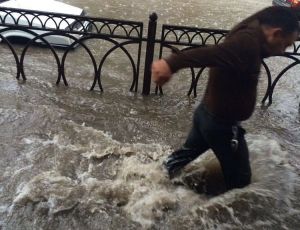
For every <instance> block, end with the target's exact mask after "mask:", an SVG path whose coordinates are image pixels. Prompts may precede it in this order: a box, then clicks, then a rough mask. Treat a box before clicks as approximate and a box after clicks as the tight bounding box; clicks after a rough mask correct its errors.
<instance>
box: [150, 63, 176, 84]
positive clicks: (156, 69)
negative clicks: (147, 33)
mask: <svg viewBox="0 0 300 230" xmlns="http://www.w3.org/2000/svg"><path fill="white" fill-rule="evenodd" d="M151 71H152V80H153V81H154V82H155V83H156V84H158V85H159V86H162V85H163V84H165V83H166V82H168V81H169V80H170V79H171V77H172V71H171V69H170V67H169V65H168V63H167V62H166V61H165V60H164V59H160V60H157V61H154V62H153V63H152V69H151Z"/></svg>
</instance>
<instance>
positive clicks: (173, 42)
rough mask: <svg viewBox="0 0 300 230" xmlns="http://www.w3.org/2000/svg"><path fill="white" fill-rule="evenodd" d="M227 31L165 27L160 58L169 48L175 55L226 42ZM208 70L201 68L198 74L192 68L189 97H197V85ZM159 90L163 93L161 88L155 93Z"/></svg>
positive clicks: (163, 27)
mask: <svg viewBox="0 0 300 230" xmlns="http://www.w3.org/2000/svg"><path fill="white" fill-rule="evenodd" d="M227 33H228V31H227V30H214V29H205V28H196V27H186V26H174V25H163V26H162V33H161V42H160V50H159V58H161V57H162V53H163V48H168V49H170V50H171V51H172V52H174V53H178V52H180V51H182V50H186V49H191V48H195V47H201V46H207V45H216V44H219V43H220V42H221V41H223V40H224V38H225V36H226V34H227ZM178 46H181V47H182V46H183V47H184V48H182V49H179V48H178ZM205 69H206V67H204V68H200V69H199V70H198V71H197V72H196V70H195V68H191V73H192V81H191V85H190V89H189V91H188V96H190V95H191V94H192V92H193V93H194V97H196V96H197V84H198V81H199V78H200V77H201V74H202V73H203V71H204V70H205ZM158 90H159V91H160V93H161V94H162V93H163V90H162V88H161V87H156V88H155V92H156V93H157V92H158Z"/></svg>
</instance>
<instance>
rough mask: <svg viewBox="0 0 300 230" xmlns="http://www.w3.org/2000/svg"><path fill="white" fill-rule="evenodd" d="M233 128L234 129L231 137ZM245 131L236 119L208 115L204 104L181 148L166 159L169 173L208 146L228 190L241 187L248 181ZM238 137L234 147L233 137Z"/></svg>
mask: <svg viewBox="0 0 300 230" xmlns="http://www.w3.org/2000/svg"><path fill="white" fill-rule="evenodd" d="M233 127H236V128H237V133H236V136H235V137H234V133H233ZM244 134H245V130H244V129H243V128H242V127H241V126H239V125H238V123H237V122H227V121H222V120H220V119H217V118H216V117H215V116H213V115H212V114H210V113H209V112H208V111H207V110H206V108H205V106H204V105H200V106H198V108H197V109H196V111H195V113H194V119H193V127H192V129H191V131H190V133H189V136H188V138H187V140H186V142H185V144H184V145H183V147H182V148H181V149H179V150H177V151H175V152H173V153H172V154H171V155H170V156H169V157H168V158H167V160H166V161H165V166H166V168H167V169H168V171H169V173H170V174H172V173H173V172H174V171H178V170H180V169H181V168H183V167H184V166H185V165H186V164H188V163H190V162H191V161H193V160H194V159H196V158H197V157H198V156H200V155H201V154H202V153H204V152H205V151H206V150H208V149H212V150H213V152H214V154H215V155H216V157H217V158H218V160H219V162H220V165H221V168H222V171H223V175H224V179H225V184H226V188H227V189H232V188H242V187H244V186H246V185H248V184H249V183H250V181H251V168H250V163H249V152H248V147H247V143H246V141H245V138H244ZM233 139H237V142H238V145H237V146H236V148H234V147H233V146H232V140H233Z"/></svg>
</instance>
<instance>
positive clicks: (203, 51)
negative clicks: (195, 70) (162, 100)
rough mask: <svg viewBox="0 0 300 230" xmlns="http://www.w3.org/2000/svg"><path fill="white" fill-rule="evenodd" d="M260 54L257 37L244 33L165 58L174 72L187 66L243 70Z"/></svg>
mask: <svg viewBox="0 0 300 230" xmlns="http://www.w3.org/2000/svg"><path fill="white" fill-rule="evenodd" d="M259 55H260V48H259V43H258V42H257V39H255V38H254V37H253V36H251V35H250V34H249V33H242V34H237V35H236V36H235V37H232V38H231V39H230V40H228V41H225V42H224V43H221V44H219V45H213V46H205V47H199V48H194V49H189V50H185V51H181V52H179V53H177V54H172V55H171V56H169V57H168V58H166V59H165V60H166V62H167V63H168V64H169V66H170V69H171V71H172V72H173V73H175V72H177V71H178V70H180V69H183V68H187V67H221V68H225V69H232V70H237V71H243V70H245V69H247V67H249V65H251V62H253V61H254V59H255V58H258V57H259Z"/></svg>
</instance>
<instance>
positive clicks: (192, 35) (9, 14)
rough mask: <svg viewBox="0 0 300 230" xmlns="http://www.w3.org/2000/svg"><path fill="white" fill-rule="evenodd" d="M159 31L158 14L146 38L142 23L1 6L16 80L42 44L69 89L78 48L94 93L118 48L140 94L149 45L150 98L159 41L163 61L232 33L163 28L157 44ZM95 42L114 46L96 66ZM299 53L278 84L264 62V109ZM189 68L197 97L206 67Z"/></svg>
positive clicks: (146, 88) (0, 31) (1, 34)
mask: <svg viewBox="0 0 300 230" xmlns="http://www.w3.org/2000/svg"><path fill="white" fill-rule="evenodd" d="M156 27H157V15H156V14H155V13H153V14H151V15H150V18H149V24H148V34H147V37H146V38H144V37H143V23H142V22H135V21H127V20H115V19H108V18H95V17H86V16H84V15H69V14H56V13H51V12H42V11H31V10H20V9H15V8H3V7H0V39H1V41H2V42H3V43H6V44H7V46H8V48H9V50H10V51H11V53H12V55H13V57H14V59H15V63H16V69H17V74H16V78H17V79H20V78H22V79H23V80H26V79H27V77H26V74H25V69H24V60H25V58H26V55H27V51H28V49H29V47H31V46H32V45H33V44H35V43H38V44H42V45H43V46H45V47H48V48H49V49H50V51H51V53H52V54H53V56H54V58H55V62H56V64H57V72H58V74H57V80H56V84H59V83H60V82H61V81H63V83H64V84H65V85H66V86H67V85H68V84H69V83H68V80H67V76H66V73H65V63H66V58H67V56H68V55H69V53H70V51H71V50H73V49H74V48H75V47H77V46H79V47H81V48H82V49H83V50H84V51H85V52H86V53H87V54H88V56H89V58H90V60H91V63H92V66H93V71H94V79H93V82H92V83H91V87H90V90H94V89H95V87H96V85H97V84H98V87H99V89H100V90H101V91H103V86H102V83H101V73H102V68H103V65H104V63H105V61H106V60H107V57H108V56H109V55H111V53H113V52H114V51H115V50H121V51H122V52H123V53H124V54H125V55H126V57H127V58H128V60H129V62H130V65H131V67H132V72H133V79H132V83H131V87H130V91H135V92H137V89H138V81H139V72H140V60H141V49H142V43H143V42H146V43H147V46H146V57H145V66H144V82H143V94H144V95H148V94H149V93H150V86H151V63H152V61H153V57H154V52H155V49H154V46H155V43H158V44H159V45H160V47H159V57H160V58H161V57H162V54H163V50H164V49H169V50H171V51H172V52H175V53H176V52H180V51H181V50H185V49H191V48H195V47H201V46H207V45H216V44H219V43H220V42H222V41H223V39H224V38H225V37H226V34H227V33H228V30H216V29H205V28H197V27H186V26H174V25H163V26H162V31H161V38H160V40H157V39H156V34H157V32H156ZM16 31H17V32H19V34H20V33H22V35H23V36H25V37H26V38H27V39H28V42H27V43H26V44H25V46H24V48H23V50H22V52H21V54H20V56H18V53H17V52H16V50H15V48H14V46H13V45H12V44H11V42H10V41H9V39H8V38H9V37H10V36H12V35H13V34H15V33H16ZM54 38H55V39H56V42H53V41H54V40H55V39H54ZM92 39H99V40H102V41H106V42H108V43H110V44H111V45H112V47H111V48H110V49H109V50H108V51H107V52H106V53H104V55H103V57H102V59H101V60H98V61H99V62H97V60H96V57H95V56H94V55H93V53H92V51H91V49H90V48H89V47H88V46H87V45H86V44H85V43H86V41H88V40H92ZM132 44H134V45H136V49H135V50H134V51H133V52H136V53H137V55H136V57H133V55H132V50H129V48H127V47H128V46H129V45H132ZM57 46H59V47H64V48H65V49H64V52H63V54H62V57H61V58H60V57H59V55H58V53H57V49H55V48H56V47H57ZM299 50H300V40H299V41H297V42H295V43H294V44H293V47H292V48H291V49H289V50H287V52H285V54H284V55H283V57H285V58H288V59H290V60H292V63H291V64H289V65H288V66H286V67H285V68H284V69H283V70H282V71H281V72H280V73H279V74H278V75H277V76H275V77H274V80H273V76H272V73H271V71H270V68H269V66H268V65H267V64H266V62H265V60H263V62H262V66H263V68H264V69H265V71H266V75H267V78H268V79H267V90H266V93H265V96H264V97H263V100H262V103H263V105H266V106H269V105H271V104H272V95H273V93H274V90H275V87H276V85H277V83H278V81H279V80H280V79H281V77H282V76H284V74H286V73H287V72H288V71H289V70H290V69H291V68H293V67H294V66H296V65H298V64H299V63H300V60H299V57H300V52H299ZM190 70H191V84H190V88H189V91H188V93H187V94H188V95H189V96H190V95H191V94H192V93H193V95H194V97H196V96H197V85H198V82H199V79H200V77H201V75H202V74H203V71H204V70H205V68H200V69H197V70H195V69H194V68H191V69H190ZM158 90H159V91H160V93H161V94H162V93H163V90H162V88H161V87H156V88H155V92H156V93H158ZM267 101H268V102H267Z"/></svg>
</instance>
